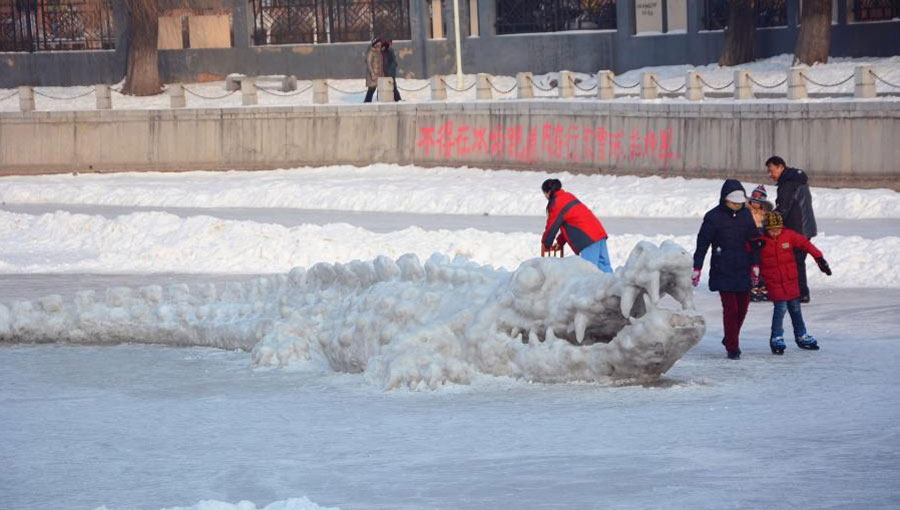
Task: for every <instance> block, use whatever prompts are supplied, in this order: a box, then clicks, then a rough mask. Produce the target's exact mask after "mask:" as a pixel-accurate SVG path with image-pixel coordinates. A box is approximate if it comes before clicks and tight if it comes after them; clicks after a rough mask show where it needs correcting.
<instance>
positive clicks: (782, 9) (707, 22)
mask: <svg viewBox="0 0 900 510" xmlns="http://www.w3.org/2000/svg"><path fill="white" fill-rule="evenodd" d="M728 3H729V2H728V1H727V0H704V2H703V27H704V28H705V29H706V30H723V29H724V28H725V27H726V26H727V25H728ZM787 24H788V23H787V1H786V0H760V1H759V2H757V4H756V26H757V27H760V28H763V27H780V26H785V25H787Z"/></svg>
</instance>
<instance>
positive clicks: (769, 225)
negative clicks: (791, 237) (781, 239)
mask: <svg viewBox="0 0 900 510" xmlns="http://www.w3.org/2000/svg"><path fill="white" fill-rule="evenodd" d="M763 225H764V226H765V227H766V230H772V229H775V228H784V219H782V218H781V214H779V213H777V212H775V211H770V212H767V213H766V219H765V221H764V222H763Z"/></svg>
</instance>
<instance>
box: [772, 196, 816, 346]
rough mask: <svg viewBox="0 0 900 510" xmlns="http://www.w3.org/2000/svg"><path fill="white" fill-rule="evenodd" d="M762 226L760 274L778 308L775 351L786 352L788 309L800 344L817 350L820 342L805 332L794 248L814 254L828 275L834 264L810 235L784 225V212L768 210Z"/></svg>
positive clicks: (773, 317)
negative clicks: (829, 264) (829, 262)
mask: <svg viewBox="0 0 900 510" xmlns="http://www.w3.org/2000/svg"><path fill="white" fill-rule="evenodd" d="M763 226H764V227H765V229H766V237H764V238H761V239H760V241H761V242H762V248H761V249H760V253H759V264H760V268H759V269H760V271H759V273H760V274H759V276H760V277H762V278H763V279H764V280H765V282H766V290H768V292H769V300H770V301H772V302H773V303H774V304H775V311H774V312H773V314H772V336H771V337H770V339H769V347H771V349H772V354H784V347H785V345H784V325H783V324H784V313H785V311H787V312H788V313H790V314H791V323H792V324H793V325H794V340H796V342H797V346H798V347H800V348H801V349H809V350H813V351H817V350H819V344H818V343H817V342H816V339H815V338H813V337H811V336H810V335H809V334H808V333H807V332H806V325H805V324H804V323H803V314H802V313H801V312H800V285H799V284H798V278H797V260H796V258H795V256H794V250H798V251H803V252H805V253H809V254H810V255H812V256H813V258H814V259H815V260H816V264H818V265H819V269H821V270H822V272H823V273H825V274H827V275H829V276H831V268H829V267H828V262H826V261H825V259H824V258H823V257H822V252H821V251H819V249H818V248H816V247H815V246H814V245H813V244H812V243H811V242H810V241H809V239H807V238H806V237H805V236H803V235H802V234H800V233H798V232H795V231H793V230H791V229H789V228H784V220H783V219H782V217H781V214H779V213H777V212H774V211H773V212H768V213H766V219H765V222H764V224H763Z"/></svg>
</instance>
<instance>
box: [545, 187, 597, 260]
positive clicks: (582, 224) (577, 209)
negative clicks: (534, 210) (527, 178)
mask: <svg viewBox="0 0 900 510" xmlns="http://www.w3.org/2000/svg"><path fill="white" fill-rule="evenodd" d="M557 233H559V234H560V240H564V241H566V242H568V243H569V246H571V247H572V251H574V252H575V253H576V254H578V253H580V252H581V250H583V249H585V248H587V247H588V246H590V245H592V244H594V243H596V242H597V241H600V240H601V239H606V237H607V234H606V229H604V228H603V224H602V223H600V220H598V219H597V217H596V216H594V213H592V212H591V210H590V209H588V207H587V206H586V205H584V204H582V203H581V202H579V201H578V199H577V198H576V197H575V195H573V194H571V193H569V192H568V191H565V190H559V191H557V192H556V193H554V194H553V198H551V199H550V210H549V211H548V214H547V225H546V226H545V227H544V235H543V236H542V237H541V243H543V245H544V246H545V247H547V248H549V247H550V245H552V244H553V238H554V237H556V235H557Z"/></svg>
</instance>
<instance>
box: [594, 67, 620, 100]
mask: <svg viewBox="0 0 900 510" xmlns="http://www.w3.org/2000/svg"><path fill="white" fill-rule="evenodd" d="M613 76H614V75H613V72H612V71H608V70H605V69H604V70H602V71H597V99H615V98H616V89H614V88H613Z"/></svg>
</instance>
